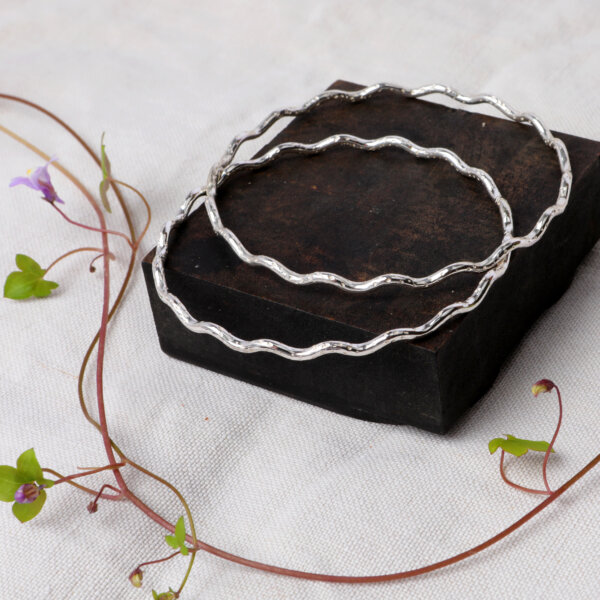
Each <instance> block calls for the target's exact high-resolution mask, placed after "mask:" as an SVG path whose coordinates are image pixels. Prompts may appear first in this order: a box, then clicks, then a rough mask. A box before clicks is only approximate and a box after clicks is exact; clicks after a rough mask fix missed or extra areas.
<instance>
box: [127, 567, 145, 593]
mask: <svg viewBox="0 0 600 600" xmlns="http://www.w3.org/2000/svg"><path fill="white" fill-rule="evenodd" d="M143 578H144V572H143V571H142V570H141V569H140V568H139V567H138V568H137V569H135V571H132V572H131V574H130V575H129V581H131V585H132V586H133V587H136V588H140V587H142V579H143Z"/></svg>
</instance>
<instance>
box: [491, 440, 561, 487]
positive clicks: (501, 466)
mask: <svg viewBox="0 0 600 600" xmlns="http://www.w3.org/2000/svg"><path fill="white" fill-rule="evenodd" d="M501 452H502V454H500V475H501V476H502V479H504V481H505V482H506V483H508V485H510V486H511V487H514V488H516V489H517V490H521V491H522V492H529V493H530V494H542V495H544V496H548V495H549V494H551V493H552V492H548V491H546V490H535V489H533V488H528V487H523V486H522V485H519V484H518V483H515V482H514V481H511V480H510V479H509V478H508V477H507V476H506V473H505V472H504V450H502V449H501Z"/></svg>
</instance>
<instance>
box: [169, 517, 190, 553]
mask: <svg viewBox="0 0 600 600" xmlns="http://www.w3.org/2000/svg"><path fill="white" fill-rule="evenodd" d="M165 542H167V544H169V546H171V548H173V549H174V550H179V551H180V552H181V554H183V556H187V555H188V554H189V550H188V549H187V547H186V545H185V523H184V521H183V517H179V520H178V521H177V523H176V524H175V535H166V536H165Z"/></svg>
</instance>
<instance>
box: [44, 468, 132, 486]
mask: <svg viewBox="0 0 600 600" xmlns="http://www.w3.org/2000/svg"><path fill="white" fill-rule="evenodd" d="M124 466H125V463H119V464H116V465H112V464H111V465H105V466H104V467H98V468H97V469H90V470H88V471H86V472H85V473H74V474H73V475H67V476H66V477H61V478H60V479H57V480H56V481H55V482H54V485H58V484H59V483H65V482H66V481H73V479H78V478H79V477H87V476H88V475H95V474H96V473H100V472H101V471H108V470H114V469H120V468H121V467H124Z"/></svg>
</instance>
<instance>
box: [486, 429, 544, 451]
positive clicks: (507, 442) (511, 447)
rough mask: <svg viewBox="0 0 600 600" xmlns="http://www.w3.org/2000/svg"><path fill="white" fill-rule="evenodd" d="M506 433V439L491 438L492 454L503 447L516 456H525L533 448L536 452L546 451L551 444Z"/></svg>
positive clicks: (490, 448)
mask: <svg viewBox="0 0 600 600" xmlns="http://www.w3.org/2000/svg"><path fill="white" fill-rule="evenodd" d="M505 435H506V439H504V438H494V439H493V440H490V443H489V444H488V448H489V451H490V454H494V452H496V450H498V448H502V450H504V451H505V452H509V453H510V454H513V455H514V456H523V455H524V454H527V452H528V451H529V450H533V451H534V452H546V451H547V450H548V447H549V446H550V444H549V443H548V442H543V441H532V440H523V439H521V438H516V437H515V436H513V435H509V434H505ZM552 452H554V450H552Z"/></svg>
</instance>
